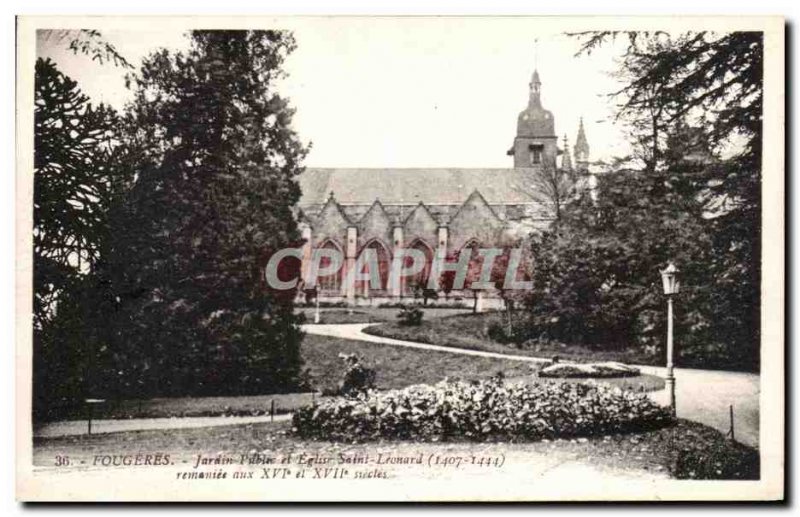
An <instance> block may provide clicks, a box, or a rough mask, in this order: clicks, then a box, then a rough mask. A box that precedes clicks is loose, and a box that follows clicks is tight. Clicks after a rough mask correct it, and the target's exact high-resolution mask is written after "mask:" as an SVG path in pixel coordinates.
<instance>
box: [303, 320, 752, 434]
mask: <svg viewBox="0 0 800 517" xmlns="http://www.w3.org/2000/svg"><path fill="white" fill-rule="evenodd" d="M370 325H375V324H374V323H355V324H332V325H303V330H304V331H305V332H307V333H309V334H316V335H320V336H329V337H337V338H342V339H351V340H355V341H363V342H368V343H377V344H383V345H394V346H403V347H408V348H417V349H422V350H433V351H437V352H449V353H452V354H462V355H473V356H479V357H495V358H502V359H511V360H518V361H527V362H532V363H534V362H547V361H549V359H544V358H539V357H530V356H522V355H513V354H508V355H506V354H501V353H497V352H484V351H481V350H469V349H465V348H454V347H445V346H438V345H429V344H426V343H415V342H412V341H403V340H399V339H392V338H385V337H380V336H373V335H371V334H366V333H364V332H363V330H364V328H366V327H368V326H370ZM632 366H635V367H637V368H639V369H640V370H641V371H642V372H643V373H649V374H651V375H659V376H664V375H665V374H666V368H662V367H657V366H649V365H632ZM675 379H676V382H675V397H676V400H677V412H678V416H679V417H680V418H686V419H688V420H693V421H695V422H700V423H702V424H705V425H708V426H710V427H713V428H715V429H717V430H719V431H722V432H723V433H726V432H728V430H729V428H730V415H729V411H730V410H729V408H730V406H731V405H733V409H734V424H735V437H736V440H737V441H739V442H742V443H744V444H746V445H750V446H753V447H758V439H759V395H760V388H759V384H760V377H759V375H758V374H754V373H744V372H729V371H720V370H696V369H691V368H675ZM666 395H667V394H666V390H662V391H658V392H653V393H651V394H650V396H651V397H652V398H653V399H654V400H656V401H657V402H659V403H661V404H665V403H666Z"/></svg>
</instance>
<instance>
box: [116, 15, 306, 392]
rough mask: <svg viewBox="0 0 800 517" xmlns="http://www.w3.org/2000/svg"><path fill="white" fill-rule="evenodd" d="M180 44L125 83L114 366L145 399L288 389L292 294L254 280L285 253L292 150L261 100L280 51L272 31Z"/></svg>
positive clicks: (292, 357)
mask: <svg viewBox="0 0 800 517" xmlns="http://www.w3.org/2000/svg"><path fill="white" fill-rule="evenodd" d="M191 39H192V47H191V49H190V50H189V51H188V52H186V53H174V54H173V53H170V52H168V51H162V52H158V53H155V54H153V55H151V56H150V57H149V58H147V59H146V60H145V61H144V63H143V65H142V69H141V72H140V74H139V75H138V76H137V77H136V78H134V83H133V84H134V88H135V100H134V102H133V103H132V104H131V106H130V109H129V110H128V113H127V127H128V128H130V134H129V135H128V141H129V142H130V143H131V147H130V154H129V156H128V161H129V163H128V165H129V166H130V167H133V168H134V169H135V173H136V174H137V179H136V182H135V184H134V186H133V189H132V191H131V196H130V203H129V214H128V216H129V220H128V228H127V230H126V231H125V232H124V235H125V238H126V243H125V246H119V249H120V250H121V251H122V250H124V253H125V254H126V257H128V258H129V261H128V267H127V271H128V274H127V276H126V277H125V279H124V288H125V290H126V291H127V292H129V293H133V294H132V296H133V297H134V299H135V302H134V303H132V304H130V306H129V307H127V308H126V311H130V312H129V313H128V316H127V317H125V318H123V319H122V320H121V321H122V322H123V324H124V333H125V334H126V335H127V336H131V337H132V338H133V339H134V346H130V342H126V343H125V347H123V348H121V349H120V351H119V353H120V354H125V355H127V356H128V357H129V358H130V365H131V368H132V369H138V370H139V372H140V373H139V374H138V376H144V377H146V378H147V379H150V382H148V386H149V388H148V389H150V390H152V391H153V392H156V393H174V394H178V393H181V392H187V391H191V392H193V393H203V392H205V393H218V392H219V390H226V391H228V392H232V393H236V392H238V393H244V392H248V393H253V392H264V391H265V390H267V391H268V390H276V389H277V390H284V389H290V388H292V387H294V386H296V383H297V381H298V376H299V374H300V359H299V344H300V331H299V328H298V327H297V326H296V317H295V316H294V315H293V313H292V304H291V300H292V296H293V294H294V293H284V294H283V295H281V294H280V293H272V292H268V291H267V290H266V289H265V288H264V283H263V280H262V279H263V266H264V265H265V263H266V257H267V256H268V253H269V252H270V251H274V250H277V249H280V248H282V247H286V246H290V245H293V244H294V243H296V242H297V241H298V240H299V233H298V231H297V227H296V223H295V218H294V214H293V207H294V205H295V204H296V202H297V200H298V199H299V197H300V189H299V186H298V184H297V182H296V176H297V174H298V173H299V172H300V170H301V169H300V161H301V160H302V158H303V157H304V155H305V149H304V148H303V146H302V145H301V143H300V142H299V140H298V138H297V136H296V135H295V133H294V132H293V130H292V129H291V127H290V122H291V117H292V113H293V112H292V110H291V109H290V108H289V107H288V103H287V101H286V100H285V99H284V98H282V97H280V96H279V95H278V94H277V93H275V80H276V79H277V78H278V77H280V74H281V71H280V67H281V64H282V62H283V60H284V58H285V57H286V55H287V54H288V53H289V52H290V51H291V50H292V49H293V48H294V41H293V39H292V37H291V35H289V34H288V33H285V32H280V31H195V32H193V33H192V34H191ZM136 336H141V340H138V339H136ZM142 350H146V353H141V351H142ZM138 376H137V375H133V376H131V378H138Z"/></svg>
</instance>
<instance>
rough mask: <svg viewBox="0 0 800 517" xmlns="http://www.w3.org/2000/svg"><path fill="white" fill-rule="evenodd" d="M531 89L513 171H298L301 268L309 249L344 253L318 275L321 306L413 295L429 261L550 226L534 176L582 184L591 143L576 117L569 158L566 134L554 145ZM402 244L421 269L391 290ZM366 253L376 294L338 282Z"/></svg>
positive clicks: (453, 299)
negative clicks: (376, 278)
mask: <svg viewBox="0 0 800 517" xmlns="http://www.w3.org/2000/svg"><path fill="white" fill-rule="evenodd" d="M529 88H530V91H529V96H528V105H527V107H525V109H524V110H522V112H520V114H519V116H518V118H517V131H516V136H515V137H514V142H513V145H512V146H511V148H510V149H509V150H508V153H507V154H508V155H509V156H510V157H511V158H512V159H513V167H510V168H507V169H485V168H452V169H451V168H429V169H424V168H413V169H411V168H407V169H391V168H386V169H384V168H371V169H342V168H330V169H329V168H309V169H307V170H305V171H304V172H303V173H302V174H301V175H300V178H299V183H300V188H301V189H302V198H301V200H300V202H299V206H298V219H299V223H300V228H301V231H302V236H303V239H304V241H305V244H304V249H303V257H304V260H303V261H304V265H303V266H304V268H303V270H304V271H307V264H305V262H308V260H309V257H310V256H311V252H312V250H313V249H316V248H331V249H333V250H335V251H336V252H338V253H339V254H341V256H342V257H344V264H343V267H342V268H341V270H340V271H339V272H338V273H335V274H331V275H329V276H325V277H322V278H320V279H319V282H318V284H317V291H316V292H317V293H318V296H319V299H320V301H323V302H345V303H346V304H347V305H379V304H386V303H404V302H405V301H409V300H415V299H418V298H419V297H420V295H421V288H420V286H422V285H428V284H427V280H428V278H427V275H428V274H429V272H430V267H429V264H430V263H431V261H432V260H433V258H434V257H435V256H442V257H445V256H453V254H457V253H459V252H461V251H463V250H465V249H469V248H478V247H493V246H494V247H503V246H513V245H515V244H516V243H519V242H520V241H521V240H522V239H523V238H524V237H525V236H526V235H528V234H530V233H531V232H532V231H536V230H541V229H544V228H546V227H547V226H548V225H549V224H550V223H551V222H552V220H553V213H552V209H551V208H550V207H548V206H547V204H546V203H543V202H542V201H541V196H536V195H531V191H530V189H531V188H534V187H533V185H532V181H531V178H532V175H534V174H536V173H537V172H541V171H542V170H543V168H545V167H552V168H553V169H556V168H557V170H560V171H569V172H574V173H577V174H578V176H579V177H583V178H589V177H590V176H589V145H588V142H587V139H586V134H585V131H584V127H583V120H581V122H580V125H579V128H578V133H577V138H576V140H575V145H574V149H573V151H572V153H571V152H570V149H569V146H568V142H567V137H566V136H564V138H563V140H562V143H563V146H562V147H559V138H558V137H557V136H556V129H555V118H554V116H553V114H552V113H551V112H550V111H547V110H546V109H545V108H544V106H543V105H542V82H541V80H540V78H539V73H538V71H534V73H533V76H532V78H531V81H530V84H529ZM573 163H574V165H573ZM402 248H413V249H416V250H419V251H421V252H422V253H423V254H424V256H425V257H426V261H427V263H428V265H427V266H426V267H425V268H424V269H423V270H422V271H421V272H419V273H418V274H417V277H415V278H410V279H404V281H403V282H401V283H399V284H397V285H391V286H390V285H389V283H388V282H387V276H388V264H389V263H390V262H391V260H392V257H394V256H395V254H397V253H398V250H400V249H402ZM368 249H372V250H374V253H375V254H376V255H377V257H378V264H379V268H380V287H381V288H380V289H375V288H374V287H375V285H372V286H370V285H367V284H353V283H352V282H350V284H353V285H348V282H345V281H344V279H345V274H346V271H348V270H349V269H351V268H353V267H354V265H355V264H356V262H357V259H358V257H359V256H360V255H361V254H362V253H363V252H364V251H365V250H368ZM304 281H306V284H305V285H306V286H308V285H313V282H308V279H305V278H304ZM428 291H429V290H428ZM425 296H426V298H427V297H428V296H430V297H432V298H435V299H436V301H438V302H439V303H442V302H445V301H447V302H448V303H459V302H463V303H464V304H465V305H466V304H468V303H469V304H471V303H472V294H471V293H460V292H442V291H441V290H440V292H438V293H435V295H431V293H425ZM482 297H483V296H482ZM500 304H501V300H500V299H499V298H498V297H496V296H492V295H491V294H487V295H486V299H485V300H483V299H482V300H481V304H480V305H481V308H488V307H492V306H495V307H497V306H499V305H500Z"/></svg>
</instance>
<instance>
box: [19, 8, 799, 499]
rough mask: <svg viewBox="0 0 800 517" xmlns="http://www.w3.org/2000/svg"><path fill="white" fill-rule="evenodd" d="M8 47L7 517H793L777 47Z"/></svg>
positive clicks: (476, 42)
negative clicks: (10, 456) (492, 516)
mask: <svg viewBox="0 0 800 517" xmlns="http://www.w3.org/2000/svg"><path fill="white" fill-rule="evenodd" d="M17 27H18V31H17V78H16V80H17V97H16V98H17V120H16V128H17V168H16V185H17V192H16V216H17V241H16V242H17V248H16V249H17V251H16V257H17V261H16V263H17V314H16V323H17V329H16V371H17V379H16V388H17V407H16V412H15V419H16V430H17V437H16V438H17V442H16V451H17V457H16V466H17V487H16V494H17V498H18V499H19V500H21V501H34V502H43V501H67V502H78V501H174V502H178V501H184V502H185V501H191V502H201V501H263V502H284V501H291V502H312V501H329V502H342V501H346V502H369V501H379V502H452V501H471V502H508V501H517V502H527V501H552V502H558V501H651V502H657V501H688V500H701V501H778V500H782V499H783V498H784V490H785V489H784V468H785V467H784V461H785V458H784V447H785V443H784V441H785V435H784V429H785V426H784V383H785V379H784V353H783V352H784V299H785V294H784V288H783V286H784V262H783V259H784V250H785V248H784V245H785V244H784V164H785V159H784V152H785V151H784V136H785V125H784V124H785V122H784V95H785V82H784V81H785V78H784V30H785V27H784V21H783V19H782V18H780V17H753V16H746V17H745V16H742V17H735V16H729V17H711V16H705V17H696V16H663V17H624V16H623V17H598V16H585V17H582V16H564V17H535V16H503V17H491V16H485V17H484V16H477V17H475V16H473V17H459V16H427V17H426V16H419V17H415V16H405V17H391V16H382V17H378V16H373V17H371V16H296V17H290V16H284V17H271V16H263V17H224V16H221V17H216V16H215V17H210V16H208V17H190V16H184V17H169V16H161V17H156V16H149V17H148V16H130V17H121V16H117V17H103V16H95V17H90V16H85V17H69V16H60V17H59V16H20V17H18V19H17Z"/></svg>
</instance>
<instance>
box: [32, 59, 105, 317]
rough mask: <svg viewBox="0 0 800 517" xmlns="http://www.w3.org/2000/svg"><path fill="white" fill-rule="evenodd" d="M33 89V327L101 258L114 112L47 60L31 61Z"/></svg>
mask: <svg viewBox="0 0 800 517" xmlns="http://www.w3.org/2000/svg"><path fill="white" fill-rule="evenodd" d="M34 87H35V96H34V148H35V152H34V189H33V190H34V200H33V211H34V214H33V219H34V229H33V251H34V311H33V312H34V327H35V328H37V329H41V328H42V327H43V326H44V325H46V324H47V321H48V320H50V319H51V318H52V316H53V314H54V311H55V308H56V305H57V301H58V297H59V295H61V294H63V293H64V292H65V290H67V289H69V288H70V286H71V285H74V284H75V283H78V282H79V281H80V277H81V276H82V274H83V273H86V272H87V271H90V270H91V269H92V268H93V266H94V265H95V264H96V262H97V260H98V259H99V253H100V248H101V246H102V240H103V238H104V236H105V234H106V223H107V213H108V210H109V206H110V201H111V200H110V196H111V192H112V183H113V180H112V157H113V152H114V148H115V147H116V144H117V143H118V142H117V141H116V135H115V128H116V126H117V117H116V115H115V113H114V112H113V110H111V109H109V108H108V107H106V106H103V105H100V106H96V107H95V106H92V105H91V104H90V103H89V99H88V97H86V95H84V94H83V93H81V91H80V89H79V88H78V85H77V84H76V83H75V81H73V80H72V79H70V78H69V77H67V76H65V75H64V74H62V73H61V72H60V71H59V70H58V69H57V68H56V67H55V65H54V64H53V62H52V61H50V60H46V61H45V60H42V59H39V60H38V61H37V62H36V75H35V85H34Z"/></svg>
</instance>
